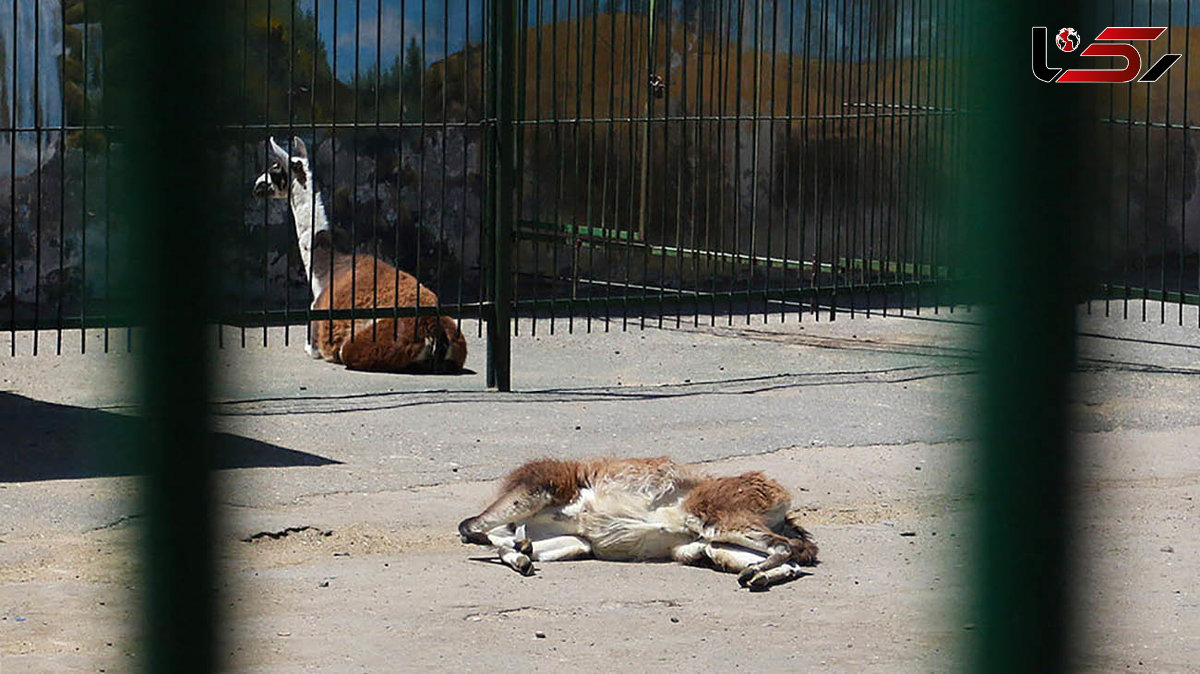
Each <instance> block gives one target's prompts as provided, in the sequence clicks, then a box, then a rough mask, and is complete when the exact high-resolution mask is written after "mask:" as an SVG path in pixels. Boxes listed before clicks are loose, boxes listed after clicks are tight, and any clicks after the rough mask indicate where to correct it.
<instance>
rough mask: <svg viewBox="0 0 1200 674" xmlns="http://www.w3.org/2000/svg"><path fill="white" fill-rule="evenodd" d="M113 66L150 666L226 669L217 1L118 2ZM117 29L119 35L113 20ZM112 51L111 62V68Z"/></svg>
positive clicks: (108, 37)
mask: <svg viewBox="0 0 1200 674" xmlns="http://www.w3.org/2000/svg"><path fill="white" fill-rule="evenodd" d="M108 11H110V12H112V14H111V15H107V16H109V17H111V19H113V21H112V22H111V23H108V24H106V25H105V42H106V46H105V53H106V58H105V61H106V68H109V70H108V71H107V73H106V75H105V77H106V80H107V81H108V83H109V85H110V86H109V87H108V90H109V91H110V92H111V94H110V95H111V96H112V97H113V98H112V101H111V103H112V106H113V110H115V112H116V114H117V122H118V123H117V124H114V125H112V128H113V129H115V133H118V134H120V136H119V137H120V138H121V139H122V140H123V141H124V143H125V148H126V151H125V152H124V153H122V154H123V157H122V161H121V162H120V164H119V165H114V167H115V168H116V169H117V175H116V178H117V179H118V180H119V184H118V185H117V190H116V192H115V194H114V200H115V201H116V202H117V204H116V205H115V206H114V210H115V211H119V212H120V214H121V217H122V219H123V220H124V221H125V223H127V225H128V227H129V231H130V237H129V245H128V248H127V249H126V250H125V251H124V253H125V254H124V255H123V256H122V257H123V258H124V260H125V261H126V263H127V264H129V265H130V269H129V271H130V274H129V280H128V286H127V287H125V288H123V289H122V293H121V296H122V298H124V297H128V298H129V300H130V301H131V304H130V305H129V306H128V307H125V308H126V309H129V310H132V317H133V318H132V320H133V321H134V323H133V324H134V325H138V326H143V327H144V331H142V332H140V333H135V334H140V335H143V336H144V337H143V338H140V339H139V340H138V345H137V351H138V371H137V375H138V377H137V384H138V386H139V391H138V400H139V403H140V406H141V414H140V417H141V419H140V423H141V424H142V426H141V427H140V428H139V433H138V435H137V441H136V442H135V443H132V444H133V447H126V446H117V447H111V450H112V451H113V453H114V454H117V453H120V452H136V453H137V456H136V458H137V469H138V472H139V473H144V475H145V479H144V480H142V481H141V483H140V484H139V491H140V497H141V502H142V506H141V507H142V509H143V512H144V513H145V529H144V535H143V538H142V545H143V551H142V561H143V578H144V581H143V582H142V583H139V585H140V586H141V587H142V588H143V590H142V592H143V593H144V603H143V607H144V608H143V613H144V616H145V617H144V620H143V621H142V624H141V626H140V627H141V632H142V638H141V639H140V641H139V643H140V645H141V647H144V649H145V656H144V661H143V665H142V669H143V671H148V672H210V671H215V670H216V669H218V665H219V662H218V657H217V651H216V649H217V645H216V644H217V634H218V629H217V626H216V620H217V616H218V613H217V610H216V587H217V584H218V583H217V575H218V574H217V565H216V563H215V555H214V552H213V551H214V550H215V549H216V547H217V546H216V545H215V544H214V540H215V539H214V536H215V533H214V532H215V518H216V515H215V511H214V505H213V504H214V500H215V499H214V492H213V477H212V473H211V471H212V469H213V465H214V461H215V456H214V452H215V448H214V444H213V436H212V433H211V432H210V429H209V426H208V422H207V416H206V407H207V403H208V400H207V383H208V380H209V371H208V360H207V358H206V355H207V350H208V349H207V344H206V343H207V340H206V335H205V322H206V321H208V320H210V319H211V318H212V316H213V315H214V313H215V312H214V311H213V308H214V305H213V297H214V295H215V294H214V293H213V292H212V284H211V283H209V280H210V274H211V272H212V270H213V269H214V264H213V260H214V257H213V256H212V255H209V254H208V253H209V252H210V251H211V250H212V248H213V236H212V230H213V223H214V222H216V221H218V220H219V217H218V214H219V212H220V211H219V210H218V209H219V208H220V206H221V205H220V204H218V203H214V202H216V201H217V199H209V198H200V199H191V200H189V199H188V197H189V196H190V195H193V194H200V195H205V196H207V195H211V194H218V193H219V189H218V186H219V179H218V176H219V173H218V170H217V167H216V162H215V161H214V160H215V158H216V157H217V153H218V151H219V149H218V147H217V143H216V142H215V140H216V133H215V130H216V124H215V122H216V119H215V113H214V110H215V107H216V106H215V105H214V101H215V100H217V99H218V98H219V96H220V95H221V91H220V89H219V87H218V84H217V82H218V80H217V78H218V77H219V72H218V70H217V68H216V67H215V66H214V58H213V55H214V54H215V53H216V52H217V50H218V49H219V48H220V44H221V40H220V28H219V23H218V21H217V16H218V13H217V10H216V9H215V8H213V7H211V6H209V5H208V4H204V3H200V4H193V3H182V2H180V3H156V2H150V1H148V0H137V1H132V0H131V1H130V2H122V3H111V7H110V8H109V9H108ZM110 25H111V27H112V30H111V32H109V26H110ZM108 54H111V55H112V65H111V66H109V65H108Z"/></svg>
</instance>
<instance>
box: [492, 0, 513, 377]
mask: <svg viewBox="0 0 1200 674" xmlns="http://www.w3.org/2000/svg"><path fill="white" fill-rule="evenodd" d="M491 19H492V20H491V23H490V24H489V30H490V32H491V39H490V43H491V46H492V50H491V54H490V55H491V59H490V66H491V80H492V82H493V83H494V86H493V87H492V91H491V93H492V96H493V97H494V100H495V118H494V122H493V123H494V127H493V129H492V138H491V152H489V153H488V160H489V162H490V163H491V167H490V168H491V174H492V177H493V180H494V182H493V184H492V193H491V198H492V199H493V200H494V204H495V205H494V208H493V210H492V217H493V222H492V226H491V228H490V229H491V234H492V245H491V249H492V273H491V277H492V287H491V290H492V296H491V298H490V299H491V302H492V312H491V315H490V316H489V317H488V348H487V355H488V358H487V361H488V362H487V385H488V387H489V388H495V389H496V390H499V391H508V390H509V389H510V388H511V382H510V376H509V375H510V366H511V358H512V294H513V276H512V232H513V189H514V187H515V182H514V180H515V178H516V174H515V165H514V157H515V155H514V152H513V151H514V149H515V147H514V146H515V143H516V138H515V136H514V134H513V101H514V94H515V86H516V83H515V78H514V75H515V70H516V68H515V66H516V59H515V56H516V53H515V51H514V41H515V38H516V27H517V16H516V3H515V2H513V1H512V0H493V3H492V16H491Z"/></svg>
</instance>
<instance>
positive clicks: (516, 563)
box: [504, 553, 533, 576]
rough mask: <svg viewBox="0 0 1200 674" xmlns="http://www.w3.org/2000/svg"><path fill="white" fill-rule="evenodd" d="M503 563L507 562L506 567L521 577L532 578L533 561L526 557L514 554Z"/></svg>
mask: <svg viewBox="0 0 1200 674" xmlns="http://www.w3.org/2000/svg"><path fill="white" fill-rule="evenodd" d="M504 561H505V562H507V563H508V565H509V566H511V567H512V568H513V570H514V571H516V572H517V573H519V574H521V575H522V576H532V575H533V560H532V559H530V558H529V556H528V555H524V554H521V553H516V554H513V555H510V556H509V557H508V558H507V559H505V560H504Z"/></svg>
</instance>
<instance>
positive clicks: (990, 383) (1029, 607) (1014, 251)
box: [961, 0, 1095, 673]
mask: <svg viewBox="0 0 1200 674" xmlns="http://www.w3.org/2000/svg"><path fill="white" fill-rule="evenodd" d="M968 8H969V9H968V18H969V21H968V24H967V25H965V26H962V29H963V34H964V35H970V36H972V39H973V41H974V44H973V46H972V48H971V49H970V53H969V54H968V55H967V63H966V66H967V68H966V71H965V72H966V75H967V77H968V78H969V79H968V80H967V82H968V92H967V93H968V96H969V97H970V105H969V106H968V117H967V120H966V122H967V127H968V132H969V133H968V136H967V138H966V141H965V142H967V143H968V144H969V156H970V157H972V160H971V162H970V163H969V164H968V165H967V166H966V167H965V169H964V177H963V179H962V185H961V189H962V190H963V191H962V194H963V196H964V198H965V199H966V204H967V209H966V213H965V216H966V217H965V221H964V222H965V223H966V226H969V227H970V228H971V229H972V230H973V232H974V236H973V241H972V245H971V247H970V249H971V250H972V251H973V255H974V256H975V258H976V259H975V260H972V261H971V262H973V268H975V269H977V270H978V273H979V279H980V281H981V283H980V285H979V290H980V292H981V299H982V304H983V306H984V329H983V345H982V346H983V360H982V373H981V382H980V386H981V388H980V392H981V398H982V406H981V414H980V419H979V422H980V424H979V426H980V452H981V456H980V459H981V460H980V462H979V468H978V469H977V471H978V472H977V475H976V488H977V489H978V492H979V494H980V496H981V502H980V511H981V514H980V518H979V525H980V526H979V528H978V531H979V533H978V535H977V540H976V544H975V553H976V555H975V561H976V563H977V568H976V582H977V584H978V585H977V589H976V593H975V600H976V603H975V606H974V607H973V610H974V611H976V612H977V613H978V620H979V627H980V629H979V632H978V634H979V642H978V650H977V651H975V652H973V653H972V656H973V657H972V659H973V661H974V669H975V671H978V672H997V673H998V672H1031V671H1037V672H1054V671H1064V670H1067V669H1069V668H1070V664H1069V657H1070V647H1069V644H1070V638H1071V636H1072V635H1071V630H1070V627H1071V624H1070V623H1071V618H1072V616H1071V608H1072V601H1071V599H1072V589H1073V588H1072V587H1071V580H1072V578H1073V577H1074V575H1075V574H1072V573H1071V561H1072V560H1071V552H1072V548H1071V533H1072V526H1071V514H1072V508H1071V499H1070V498H1069V489H1070V487H1071V468H1072V458H1073V454H1072V451H1071V450H1072V447H1071V438H1070V435H1069V433H1068V418H1069V409H1068V405H1067V401H1068V386H1069V379H1070V376H1071V371H1072V369H1073V367H1074V359H1075V341H1074V340H1075V322H1074V319H1075V311H1076V303H1077V302H1078V301H1080V299H1082V289H1083V287H1084V278H1085V275H1084V274H1083V273H1081V265H1082V262H1083V260H1085V259H1086V258H1085V254H1084V252H1083V251H1081V250H1080V249H1081V248H1083V241H1084V240H1085V237H1084V236H1081V234H1083V233H1084V232H1085V231H1086V230H1085V227H1086V225H1085V223H1086V220H1087V218H1088V217H1089V212H1090V211H1089V208H1088V202H1087V196H1088V191H1087V189H1086V185H1085V181H1086V179H1087V178H1088V174H1089V173H1095V171H1094V170H1093V168H1092V167H1094V166H1095V163H1094V162H1093V161H1091V160H1090V158H1089V157H1088V156H1086V155H1087V153H1088V151H1089V146H1090V145H1091V144H1090V143H1088V137H1087V135H1086V134H1087V133H1088V131H1089V130H1090V129H1091V128H1093V126H1094V125H1093V124H1092V123H1089V122H1088V121H1087V118H1086V115H1087V109H1086V108H1085V105H1086V102H1087V101H1088V97H1089V94H1091V92H1090V91H1089V87H1088V86H1081V85H1074V86H1066V85H1059V84H1044V83H1043V82H1040V81H1038V79H1037V78H1035V77H1034V75H1033V73H1032V72H1031V70H1030V65H1029V64H1030V44H1031V43H1030V39H1031V32H1032V31H1033V27H1034V26H1041V25H1047V24H1049V25H1050V26H1051V30H1054V29H1056V28H1057V27H1058V26H1060V25H1071V24H1068V23H1066V22H1067V21H1072V22H1083V21H1087V15H1088V12H1087V11H1086V10H1085V9H1084V4H1083V3H1081V2H1071V1H1070V0H1063V1H1062V2H1060V3H1056V4H1055V5H1054V6H1053V7H1051V6H1049V5H1048V4H1046V3H1043V2H1037V1H1030V0H1022V1H1014V2H1008V3H969V4H968ZM1060 21H1061V22H1063V23H1062V24H1060V23H1058V22H1060ZM1076 25H1078V26H1079V28H1080V33H1085V32H1088V31H1087V30H1085V26H1084V25H1082V24H1081V23H1077V24H1076ZM1091 34H1093V35H1094V34H1095V33H1094V32H1092V33H1091ZM1064 155H1069V156H1070V157H1071V162H1070V165H1071V169H1070V170H1063V169H1064V162H1063V161H1062V157H1063V156H1064ZM1092 194H1093V195H1094V194H1095V192H1094V191H1093V192H1092Z"/></svg>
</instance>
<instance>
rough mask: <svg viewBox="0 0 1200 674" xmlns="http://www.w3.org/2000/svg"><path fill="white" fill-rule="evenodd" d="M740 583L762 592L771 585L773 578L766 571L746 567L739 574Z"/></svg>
mask: <svg viewBox="0 0 1200 674" xmlns="http://www.w3.org/2000/svg"><path fill="white" fill-rule="evenodd" d="M747 572H749V575H747ZM738 584H739V585H741V586H742V587H744V588H746V589H747V590H750V591H751V592H762V591H764V590H766V589H768V588H769V587H770V585H771V578H770V577H769V576H768V575H767V573H766V572H765V571H759V570H757V569H746V571H743V572H742V573H741V575H739V576H738Z"/></svg>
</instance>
